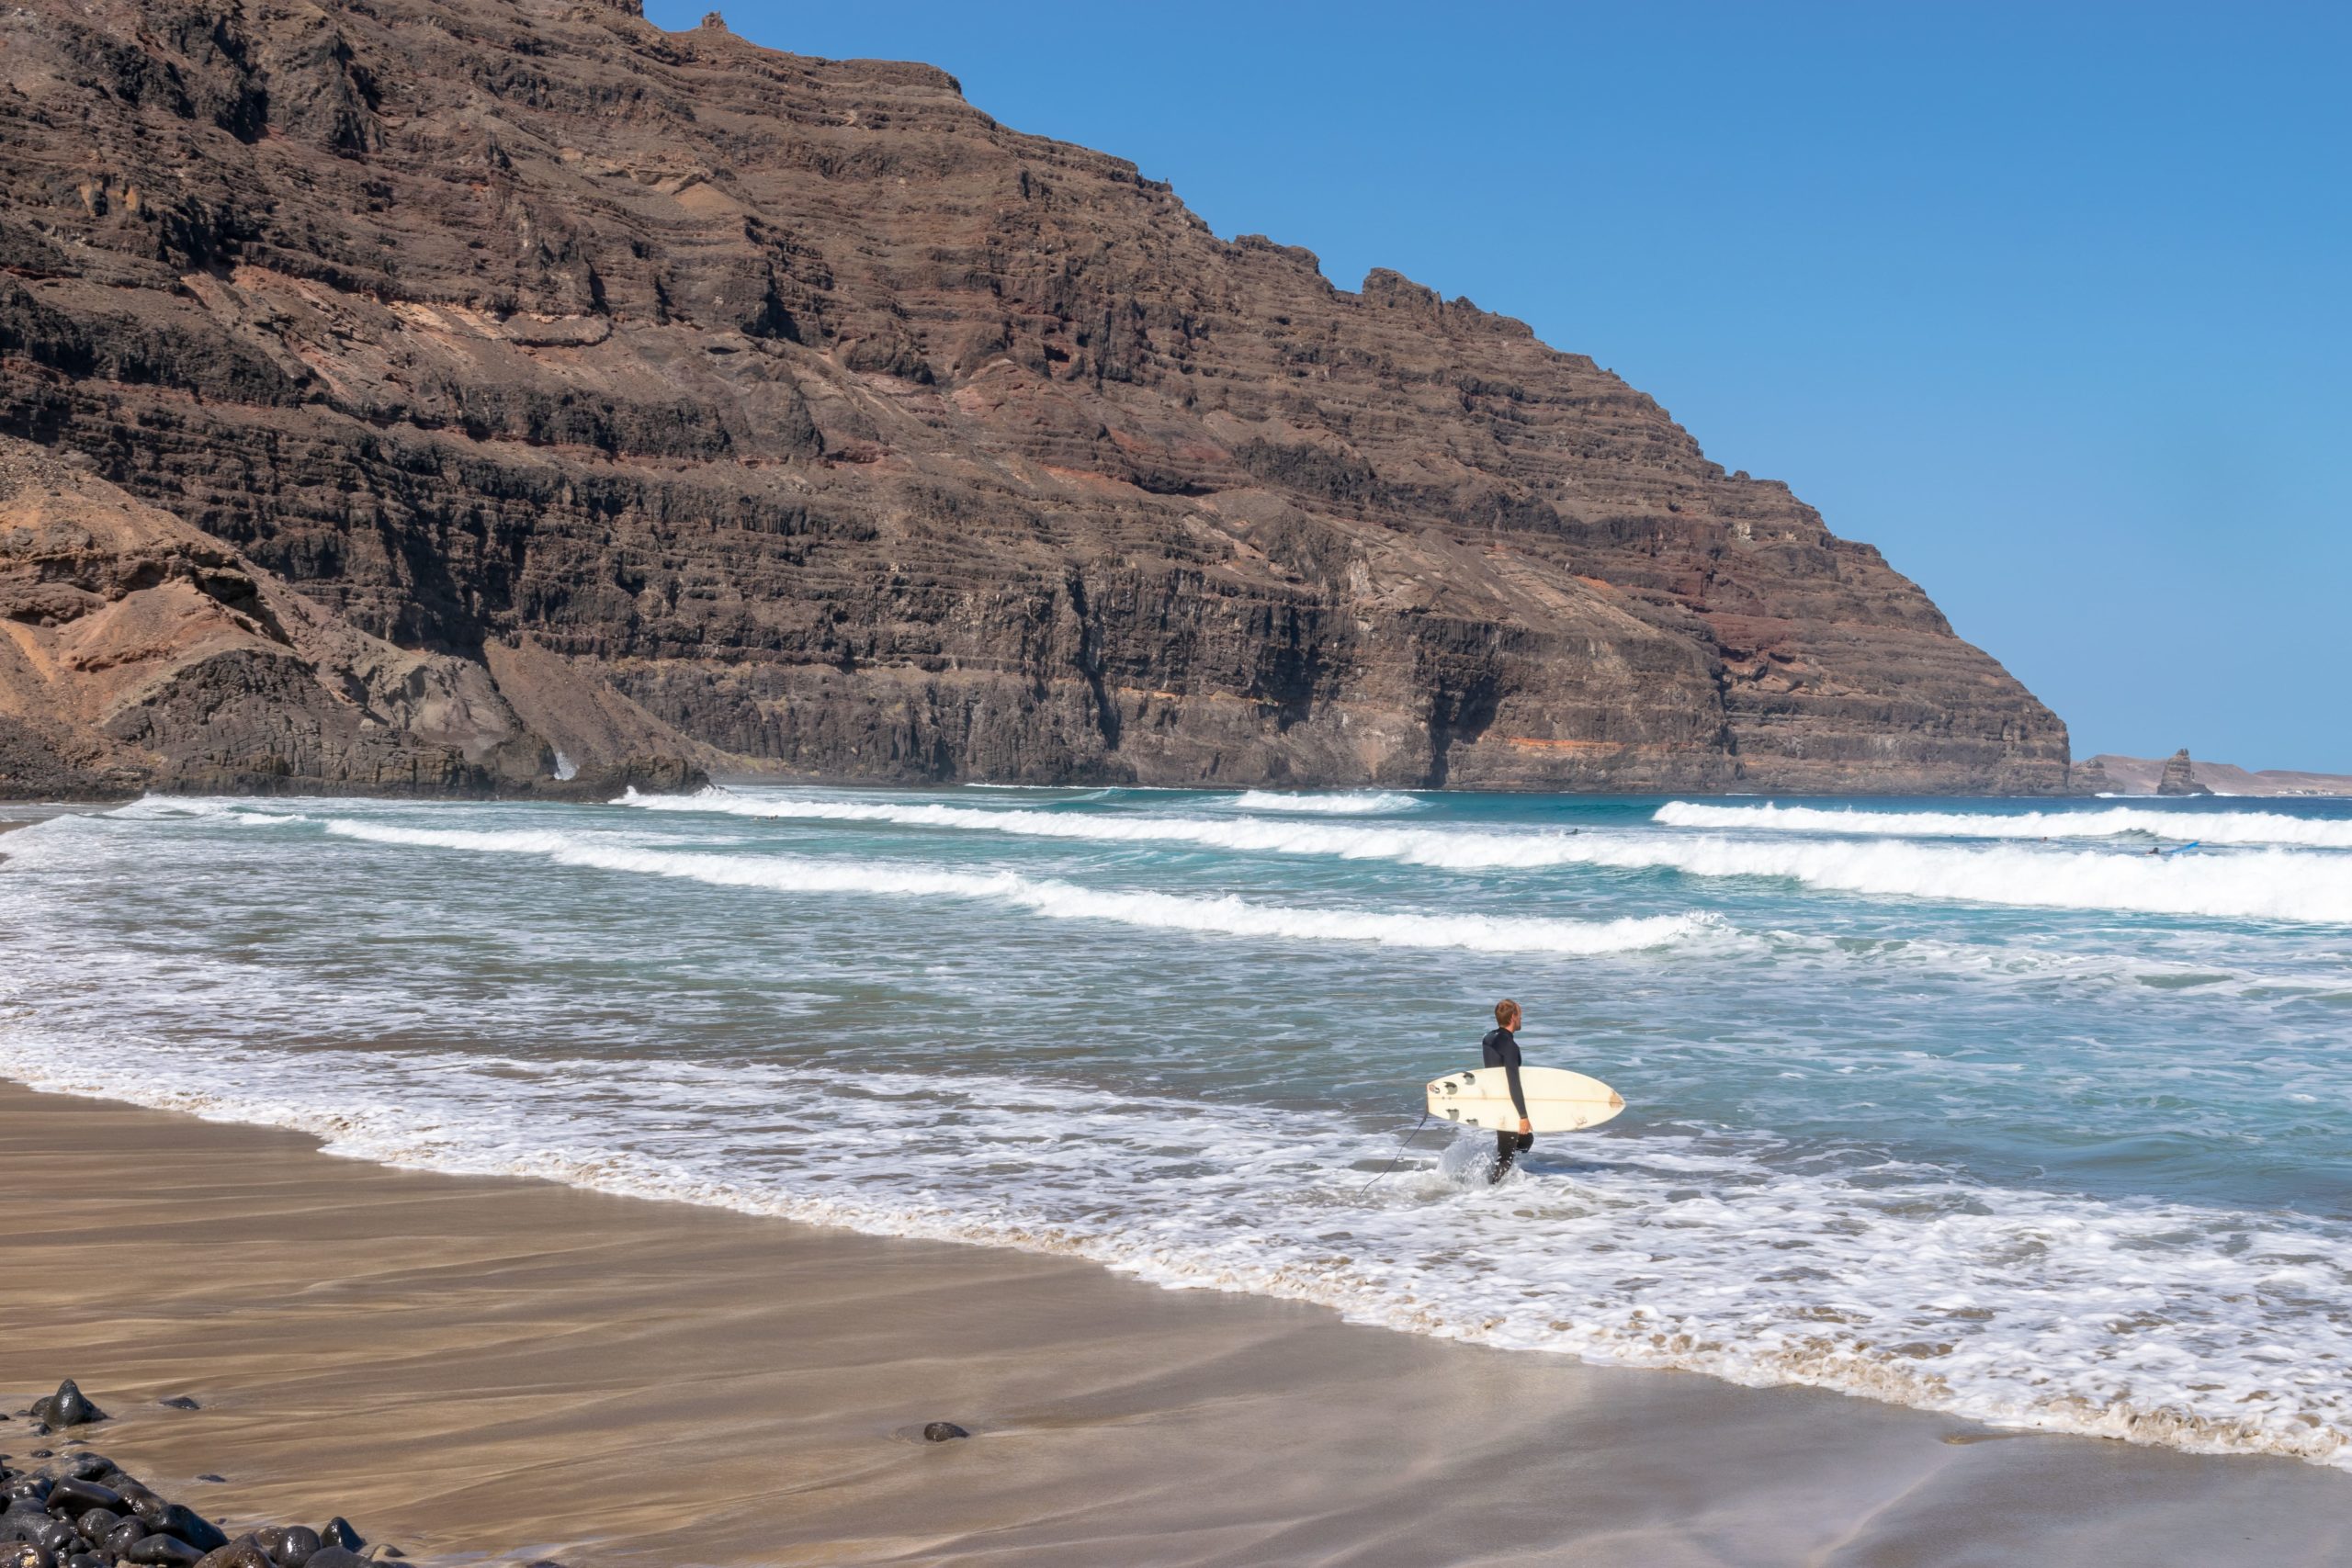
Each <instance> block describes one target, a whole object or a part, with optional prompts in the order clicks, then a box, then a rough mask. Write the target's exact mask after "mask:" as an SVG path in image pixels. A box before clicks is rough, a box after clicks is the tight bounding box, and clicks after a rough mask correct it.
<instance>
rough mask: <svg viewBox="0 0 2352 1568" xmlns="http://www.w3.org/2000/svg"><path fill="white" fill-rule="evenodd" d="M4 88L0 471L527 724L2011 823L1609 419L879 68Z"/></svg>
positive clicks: (575, 41) (106, 14)
mask: <svg viewBox="0 0 2352 1568" xmlns="http://www.w3.org/2000/svg"><path fill="white" fill-rule="evenodd" d="M0 53H4V54H5V56H6V59H7V60H8V61H9V62H10V67H9V72H8V80H7V87H6V91H5V92H0V147H5V149H6V152H5V154H4V155H0V156H4V157H5V166H0V429H5V430H6V431H9V432H13V433H15V434H19V435H22V436H25V437H28V438H29V439H32V440H34V441H38V442H40V443H44V444H50V445H53V446H59V447H62V448H67V449H70V450H73V451H75V452H78V453H81V454H83V455H85V456H86V457H87V458H88V459H89V460H90V461H91V462H92V463H93V464H94V465H95V468H96V473H97V474H99V475H100V476H102V477H103V478H104V479H107V480H110V481H112V482H113V483H115V484H118V485H119V486H121V487H122V488H123V489H124V490H126V491H129V492H130V493H131V494H133V495H135V496H137V497H139V498H141V500H144V501H146V502H150V503H152V504H153V505H156V506H159V507H162V508H164V509H166V510H168V511H171V512H173V513H176V514H177V515H178V516H179V517H180V518H181V519H182V520H184V521H185V522H186V523H187V524H188V525H192V527H193V528H194V529H196V530H198V531H200V532H201V533H202V534H203V535H205V536H209V537H210V538H211V539H213V540H215V541H218V542H219V544H220V546H221V547H225V548H226V549H229V550H231V551H233V552H235V554H236V555H237V557H238V558H240V559H241V560H243V561H244V562H246V563H249V565H250V566H251V568H252V569H254V570H258V571H262V572H266V573H270V574H274V577H275V578H276V579H277V580H278V581H282V582H283V583H284V584H286V585H287V586H288V589H289V591H293V592H299V593H300V595H302V596H304V597H305V598H306V599H308V600H310V601H311V602H314V603H315V604H317V605H318V606H320V607H321V611H322V614H327V615H334V616H335V617H339V623H340V624H341V625H344V626H348V627H349V628H351V630H352V631H353V632H354V633H356V635H360V636H364V637H369V638H373V639H376V641H377V643H378V644H379V645H382V646H386V647H389V648H390V649H396V650H398V651H399V652H401V654H403V655H405V656H408V657H411V658H415V659H421V660H454V661H457V663H458V664H461V665H464V666H466V667H469V668H470V669H472V670H474V671H479V672H480V676H481V690H484V691H487V692H489V693H492V694H496V695H497V696H498V697H500V698H501V699H502V700H503V701H504V702H505V703H506V704H507V705H508V706H509V708H510V709H512V710H513V712H514V713H515V716H516V717H517V719H518V720H521V721H523V722H524V728H532V727H533V726H534V725H535V724H536V723H537V716H534V715H531V714H530V711H529V710H530V706H531V704H530V700H529V699H527V698H526V697H524V696H523V695H522V694H520V693H518V692H517V690H516V689H515V682H518V681H519V682H536V685H537V689H538V690H540V691H543V692H550V693H555V692H560V691H561V690H562V689H563V688H564V685H565V682H563V681H561V680H549V679H546V678H543V677H546V676H547V674H548V671H568V672H574V673H576V675H577V677H578V679H579V680H580V681H582V682H585V683H587V684H588V685H589V686H590V687H593V688H594V689H595V690H597V691H598V693H599V695H598V696H597V697H596V699H595V701H596V703H597V705H599V707H600V710H609V712H610V713H612V714H616V715H625V716H627V718H626V724H625V725H624V728H628V727H630V726H636V725H638V724H639V721H640V720H642V721H643V722H645V723H650V724H651V725H654V726H657V727H659V728H661V730H662V731H663V732H665V733H669V734H673V735H674V736H675V737H677V738H679V742H678V747H677V749H676V750H675V755H677V756H679V757H681V758H684V757H685V756H687V755H688V752H687V750H685V749H686V748H690V747H699V748H708V749H710V754H717V753H724V754H726V759H727V761H729V763H730V765H733V766H738V767H748V768H766V769H772V770H775V771H778V772H784V773H796V774H809V775H822V776H827V777H834V778H842V779H863V780H874V781H891V782H907V781H932V780H952V779H960V778H988V779H998V780H1007V781H1020V780H1026V781H1036V782H1046V781H1054V782H1061V781H1078V780H1085V781H1099V782H1114V783H1115V782H1139V783H1152V784H1187V783H1216V784H1263V783H1283V782H1286V783H1294V784H1340V783H1356V782H1379V783H1385V784H1408V785H1441V784H1453V785H1464V786H1480V787H1504V788H1570V789H1616V790H1666V789H1671V790H1705V789H1721V788H1730V787H1739V788H1771V789H1780V790H1825V791H1856V790H1862V791H2003V792H2028V793H2035V792H2045V791H2055V790H2060V789H2063V788H2064V786H2065V783H2066V763H2067V745H2066V734H2065V730H2064V726H2063V725H2061V724H2060V723H2059V721H2058V720H2057V719H2056V718H2055V717H2054V716H2052V714H2051V713H2050V711H2049V710H2048V709H2047V708H2045V707H2044V706H2043V705H2041V703H2039V702H2037V701H2036V700H2035V699H2034V698H2033V696H2032V695H2031V694H2030V693H2029V692H2027V691H2026V690H2025V689H2024V688H2023V687H2022V686H2021V685H2019V684H2018V682H2016V681H2015V680H2013V679H2012V678H2011V677H2010V676H2009V675H2008V674H2007V672H2006V671H2003V670H2002V669H2001V667H2000V666H1999V665H1998V664H1997V663H1996V662H1995V661H1994V660H1992V659H1990V658H1988V657H1987V656H1986V655H1985V654H1984V653H1983V652H1982V651H1980V650H1978V649H1975V648H1973V647H1971V646H1970V645H1968V644H1967V643H1965V642H1963V641H1962V640H1960V639H1959V638H1958V637H1955V636H1954V635H1953V634H1952V632H1951V627H1950V626H1949V625H1948V624H1947V623H1946V622H1945V619H1944V617H1943V616H1942V615H1940V614H1939V613H1938V611H1937V610H1936V608H1935V606H1934V605H1933V604H1931V603H1929V601H1928V598H1927V596H1926V595H1925V594H1924V593H1922V592H1920V591H1919V590H1918V589H1917V587H1916V586H1915V585H1914V584H1912V583H1911V582H1909V581H1906V580H1905V579H1904V578H1903V577H1902V576H1900V575H1899V574H1897V573H1896V572H1894V570H1891V569H1890V568H1889V567H1888V566H1887V565H1886V563H1885V562H1884V561H1883V559H1882V558H1880V556H1879V554H1878V552H1877V551H1876V550H1874V549H1872V548H1871V547H1869V546H1867V545H1862V544H1858V543H1855V542H1852V541H1849V540H1846V539H1841V538H1839V537H1837V536H1834V535H1832V534H1831V533H1830V532H1829V531H1828V530H1827V528H1826V527H1825V526H1824V525H1823V522H1822V520H1821V518H1820V517H1819V516H1818V515H1817V514H1816V513H1815V512H1814V511H1813V509H1812V508H1810V507H1808V506H1806V505H1805V504H1804V503H1803V502H1800V501H1799V500H1797V499H1796V498H1795V497H1794V496H1793V495H1792V494H1791V493H1790V492H1789V491H1788V490H1787V488H1786V487H1785V486H1782V485H1780V484H1777V483H1774V482H1770V481H1766V480H1757V479H1749V478H1748V477H1747V475H1745V474H1726V473H1725V472H1724V470H1723V469H1722V468H1720V467H1718V466H1717V465H1716V464H1714V463H1713V462H1710V461H1709V460H1708V459H1707V458H1706V457H1704V455H1703V454H1702V452H1701V450H1700V449H1699V446H1697V444H1696V443H1695V442H1694V441H1693V440H1692V439H1691V437H1690V435H1689V434H1686V433H1685V432H1684V431H1683V430H1682V429H1681V428H1680V427H1679V426H1678V425H1677V424H1676V423H1674V422H1673V421H1672V420H1671V419H1670V418H1668V415H1667V413H1666V412H1665V411H1663V410H1662V409H1660V408H1659V407H1658V406H1657V403H1655V402H1654V401H1652V400H1650V399H1648V398H1646V397H1645V396H1643V395H1642V394H1641V393H1639V392H1637V391H1635V390H1634V389H1632V388H1631V387H1629V386H1627V385H1626V384H1625V383H1624V382H1623V381H1622V380H1621V379H1619V378H1617V377H1616V376H1614V375H1612V374H1611V373H1610V372H1608V371H1605V370H1603V369H1601V368H1600V367H1597V366H1595V365H1594V364H1593V362H1592V361H1591V360H1589V359H1588V358H1586V357H1584V356H1582V355H1575V354H1567V353H1562V352H1558V351H1555V350H1554V349H1552V348H1549V347H1547V346H1545V345H1544V344H1542V343H1539V342H1538V341H1536V339H1535V338H1534V336H1533V335H1532V333H1530V332H1529V330H1528V329H1527V328H1526V327H1525V326H1524V325H1523V324H1521V323H1520V322H1518V321H1512V320H1510V319H1509V318H1506V317H1501V316H1497V315H1493V314H1490V313H1488V312H1487V311H1484V310H1479V309H1477V308H1476V306H1474V305H1472V304H1471V303H1470V302H1469V301H1467V300H1466V299H1453V300H1446V299H1441V298H1440V297H1439V296H1438V295H1437V294H1436V293H1435V292H1433V291H1432V290H1430V289H1429V288H1424V287H1422V286H1420V285H1419V284H1416V283H1413V282H1411V281H1409V280H1408V279H1406V278H1404V277H1401V276H1397V274H1395V273H1391V272H1386V271H1374V272H1373V273H1372V274H1371V275H1370V276H1367V277H1366V278H1365V279H1364V281H1363V285H1362V286H1361V288H1358V289H1356V290H1355V291H1353V292H1350V291H1346V290H1342V289H1340V288H1334V287H1333V286H1332V284H1331V283H1329V281H1328V280H1327V279H1325V278H1324V276H1322V274H1321V272H1320V270H1319V269H1318V267H1317V263H1316V260H1315V258H1314V257H1313V256H1312V255H1310V254H1307V253H1306V252H1304V251H1301V250H1298V249H1295V248H1294V247H1289V246H1285V245H1282V244H1278V243H1273V242H1272V241H1270V240H1266V239H1263V238H1260V237H1256V236H1243V237H1242V238H1240V239H1238V240H1233V241H1226V240H1221V239H1219V238H1217V237H1216V235H1214V234H1213V233H1211V232H1210V231H1209V230H1208V228H1207V226H1206V225H1205V224H1204V223H1203V222H1202V221H1201V220H1199V219H1198V218H1197V217H1195V216H1193V214H1192V213H1191V212H1189V211H1187V210H1186V209H1184V207H1183V206H1182V203H1181V202H1179V201H1178V200H1177V198H1176V197H1175V195H1174V194H1173V193H1172V192H1171V191H1170V189H1169V187H1168V186H1165V185H1163V184H1161V183H1159V182H1157V181H1154V180H1150V179H1148V178H1145V177H1144V176H1143V175H1141V174H1140V173H1139V172H1138V171H1137V170H1136V167H1135V166H1134V165H1133V164H1128V163H1126V162H1125V161H1123V160H1121V159H1118V158H1114V157H1110V156H1107V155H1104V154H1102V153H1098V152H1089V151H1087V150H1085V149H1082V148H1078V147H1073V146H1069V145H1067V144H1063V143H1059V142H1055V141H1046V140H1045V139H1043V138H1039V137H1035V136H1028V135H1023V134H1021V133H1019V132H1015V131H1013V130H1008V129H1007V128H1005V127H1003V126H1001V125H999V124H997V123H996V122H995V121H994V120H992V119H990V118H989V117H988V116H987V115H986V114H984V113H982V112H981V111H979V110H978V109H977V108H975V107H972V106H971V105H969V104H967V102H965V100H964V98H963V96H962V94H961V92H960V90H959V88H958V87H957V85H956V82H955V81H954V79H953V78H951V77H949V76H947V75H945V74H944V73H941V72H939V71H937V70H934V69H932V68H930V67H928V66H922V65H910V64H899V63H888V62H871V61H852V62H829V61H821V60H814V59H806V58H801V57H797V56H793V55H788V54H782V53H777V52H774V51H768V50H763V49H760V48H756V47H754V46H752V45H751V44H749V43H747V42H745V41H744V40H742V39H738V38H735V37H733V36H732V35H730V34H729V33H728V32H727V31H726V30H725V28H723V27H722V26H718V25H706V26H705V27H703V28H697V29H695V30H693V31H691V32H687V33H680V34H669V33H664V32H662V31H661V30H660V29H658V28H654V27H652V26H650V25H649V24H648V23H646V22H645V21H644V20H643V19H642V17H639V16H638V15H636V14H635V12H634V11H633V10H632V9H631V8H629V7H628V6H616V5H611V4H605V5H594V6H590V5H582V4H575V3H570V0H368V3H367V4H364V5H362V4H354V5H348V6H334V7H324V8H322V7H317V6H311V5H309V4H307V3H305V0H290V3H284V0H273V3H272V4H268V5H261V4H257V3H255V4H244V3H240V0H168V3H167V0H92V3H88V4H83V3H79V0H77V3H74V4H70V5H69V4H66V3H65V0H27V3H25V4H22V5H19V6H14V7H11V8H9V9H8V10H7V11H6V12H5V13H0ZM531 671H538V672H539V673H538V675H537V676H534V675H533V674H532V673H530V672H531ZM518 672H519V673H518ZM448 679H450V680H452V681H456V680H457V679H458V677H457V675H456V674H455V673H451V674H450V675H449V676H448ZM605 691H609V694H610V701H607V700H606V698H605V696H604V695H603V693H604V692H605ZM548 700H550V701H553V700H555V698H554V697H553V696H550V697H549V698H548ZM614 722H616V723H622V720H620V719H617V718H616V719H615V721H614ZM322 744H323V742H322ZM461 750H462V748H461ZM705 754H706V753H704V752H701V751H695V752H694V753H693V755H694V756H696V757H700V756H703V755H705ZM469 765H475V764H470V763H469ZM480 765H486V766H491V767H492V772H493V773H496V772H497V770H498V768H500V767H503V765H504V764H503V763H499V764H488V763H483V764H480ZM368 767H369V768H373V767H374V764H373V763H370V764H368ZM500 776H502V777H503V774H502V775H500Z"/></svg>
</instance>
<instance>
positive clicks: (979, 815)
mask: <svg viewBox="0 0 2352 1568" xmlns="http://www.w3.org/2000/svg"><path fill="white" fill-rule="evenodd" d="M618 804H621V805H626V806H631V807H639V808H641V809H647V810H654V811H711V812H720V813H725V814H729V815H733V816H741V817H753V818H769V819H775V820H804V821H831V822H875V823H892V824H897V825H899V826H903V827H912V828H933V829H956V830H961V831H982V832H992V833H1005V834H1012V835H1016V836H1021V837H1029V838H1046V839H1062V840H1082V841H1091V842H1098V843H1184V844H1197V845H1201V846H1203V847H1205V848H1211V849H1219V850H1227V851H1231V852H1237V853H1263V854H1283V855H1329V856H1336V857H1339V858H1341V859H1351V860H1374V859H1377V860H1391V861H1397V862H1401V863H1408V864H1413V865H1425V866H1432V867H1440V868H1444V869H1448V870H1483V869H1501V868H1509V869H1515V870H1540V869H1544V868H1547V867H1559V866H1598V867H1606V868H1610V869H1615V870H1633V871H1641V870H1657V871H1673V872H1679V873H1682V874H1686V875H1691V876H1704V877H1730V876H1756V877H1776V878H1781V879H1785V880H1788V881H1792V882H1797V883H1802V884H1804V885H1805V886H1811V887H1815V888H1820V889H1824V890H1826V891H1832V892H1838V893H1852V894H1863V895H1869V896H1874V897H1898V898H1928V899H1957V900H1965V901H1968V902H1973V903H1985V904H2007V905H2017V906H2026V907H2041V908H2074V909H2110V910H2117V911H2122V912H2136V913H2144V914H2159V915H2188V916H2199V917H2211V918H2217V919H2261V920H2291V921H2301V922H2312V923H2320V924H2330V925H2352V869H2348V868H2347V865H2346V861H2345V860H2344V859H2342V858H2341V857H2338V856H2335V855H2333V854H2329V853H2325V852H2309V851H2295V850H2287V849H2276V848H2274V849H2267V850H2239V851H2231V852H2217V853H2210V854H2209V853H2202V852H2200V853H2197V854H2189V855H2161V856H2159V855H2145V854H2134V853H2131V852H2125V851H2119V850H2108V849H2085V848H2075V847H2045V846H2041V845H2031V846H2028V845H2023V844H2016V843H1993V844H1986V845H1982V846H1976V845H1953V844H1927V843H1915V842H1910V841H1907V840H1894V839H1857V838H1843V837H1841V838H1834V839H1826V840H1812V839H1799V838H1793V837H1787V838H1779V839H1776V838H1770V837H1756V838H1734V837H1727V836H1723V835H1719V834H1689V833H1682V832H1676V831H1668V830H1661V829H1636V830H1632V831H1623V832H1620V831H1595V832H1588V833H1568V832H1559V831H1540V830H1537V831H1521V832H1501V831H1496V830H1493V829H1476V828H1463V829H1448V828H1437V827H1427V828H1422V827H1372V826H1363V825H1358V824H1352V823H1345V824H1343V823H1335V822H1294V821H1281V820H1275V819H1248V820H1219V819H1213V818H1195V817H1185V816H1173V815H1161V814H1157V813H1152V814H1116V813H1108V812H1093V813H1085V812H1059V813H1057V812H1044V811H1035V810H1028V809H1020V808H1016V809H1009V810H990V809H985V808H979V807H958V806H940V805H930V804H917V803H907V802H894V801H860V800H843V799H836V798H823V799H820V798H803V797H797V796H790V795H782V796H775V795H739V794H733V793H730V792H726V791H718V790H707V791H704V792H703V793H701V794H698V795H636V794H633V793H632V794H630V795H625V796H623V797H622V798H621V800H620V801H619V802H618ZM1728 809H1738V808H1728Z"/></svg>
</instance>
